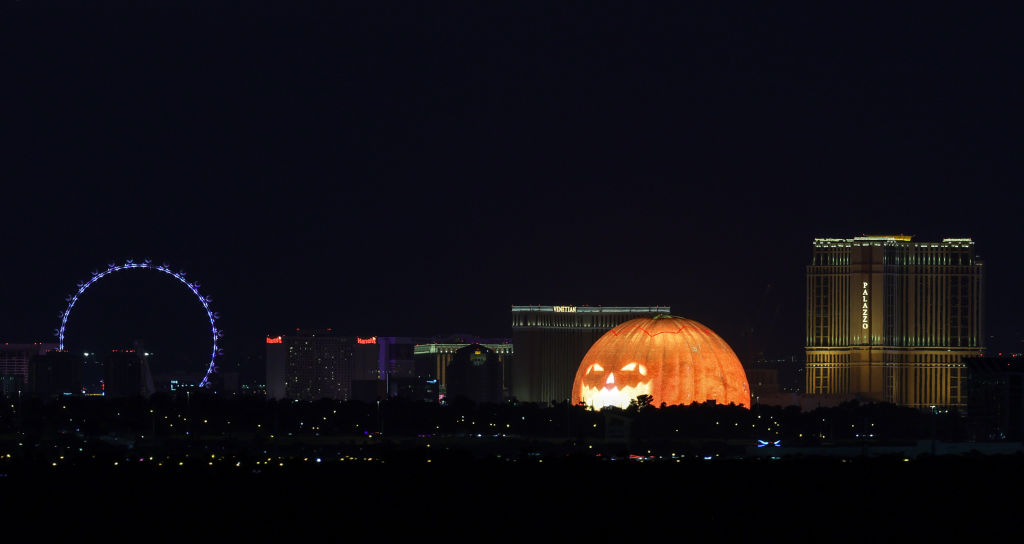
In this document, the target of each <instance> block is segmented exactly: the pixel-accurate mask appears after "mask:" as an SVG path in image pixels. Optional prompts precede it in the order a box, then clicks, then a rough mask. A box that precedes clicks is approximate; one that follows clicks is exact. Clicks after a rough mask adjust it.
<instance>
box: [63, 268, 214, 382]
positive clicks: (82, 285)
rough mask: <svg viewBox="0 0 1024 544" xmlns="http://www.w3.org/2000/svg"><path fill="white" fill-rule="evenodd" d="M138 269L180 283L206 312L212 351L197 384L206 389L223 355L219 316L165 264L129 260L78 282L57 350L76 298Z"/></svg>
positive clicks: (206, 299) (195, 287)
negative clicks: (107, 279)
mask: <svg viewBox="0 0 1024 544" xmlns="http://www.w3.org/2000/svg"><path fill="white" fill-rule="evenodd" d="M139 269H142V270H156V271H157V272H163V273H164V274H167V275H168V276H171V277H173V278H174V279H176V280H178V281H179V282H181V283H182V284H183V285H184V286H185V287H187V288H188V289H189V291H192V294H194V295H195V296H196V298H198V299H199V302H200V304H202V305H203V310H205V311H206V316H207V317H208V318H209V320H210V334H211V336H212V337H213V349H212V351H211V352H210V364H209V366H208V367H207V368H206V373H205V374H204V375H203V379H202V381H201V382H200V383H199V387H206V386H207V385H208V384H209V382H210V376H211V375H213V373H214V372H216V371H217V357H218V356H219V355H221V354H222V353H223V351H222V350H221V348H220V347H219V346H218V345H217V343H218V340H220V339H221V338H222V337H223V332H222V331H221V330H220V329H218V328H217V319H218V318H219V317H220V316H218V315H217V313H216V312H214V311H213V310H211V309H210V297H208V296H204V295H202V294H201V293H200V292H199V284H198V283H196V282H189V281H188V280H186V279H185V272H175V271H173V270H171V268H170V267H169V266H167V265H166V264H162V265H155V264H153V262H152V261H150V260H145V261H142V262H140V263H137V262H135V261H132V260H130V259H129V260H127V261H125V262H124V264H116V263H112V264H110V265H109V266H107V269H106V270H103V271H96V272H93V273H92V277H91V278H89V279H88V280H87V281H84V282H80V283H79V284H78V285H77V288H78V290H77V291H76V292H75V293H74V294H73V295H70V296H68V297H67V298H66V299H65V300H66V301H67V303H68V305H67V308H65V309H64V311H63V312H61V314H60V327H59V328H58V329H57V330H56V334H57V346H58V347H57V349H60V350H63V349H64V331H65V330H66V328H67V325H68V317H69V316H70V315H71V309H72V308H74V307H75V303H76V302H78V298H79V297H80V296H82V293H84V292H85V290H86V289H88V288H89V287H91V286H92V285H93V284H94V283H96V282H97V281H99V280H100V279H101V278H105V277H107V276H109V275H111V274H113V273H114V272H120V271H122V270H139Z"/></svg>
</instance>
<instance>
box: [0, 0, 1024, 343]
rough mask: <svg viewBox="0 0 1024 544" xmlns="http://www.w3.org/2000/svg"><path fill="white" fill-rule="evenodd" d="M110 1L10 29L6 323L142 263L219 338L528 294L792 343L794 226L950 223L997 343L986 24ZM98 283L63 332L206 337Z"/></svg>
mask: <svg viewBox="0 0 1024 544" xmlns="http://www.w3.org/2000/svg"><path fill="white" fill-rule="evenodd" d="M136 15H137V17H130V16H128V15H125V16H124V18H123V19H119V18H117V17H113V18H110V17H104V16H102V15H100V14H95V13H89V12H84V13H74V14H70V13H69V14H64V15H63V17H62V16H61V15H60V14H52V13H50V14H40V13H35V12H33V11H31V10H27V9H26V10H22V11H15V13H14V14H13V16H12V17H9V18H6V21H5V23H4V24H5V34H6V35H9V36H12V39H13V40H14V42H16V43H19V44H21V45H20V46H19V48H17V49H16V50H15V51H14V53H13V54H12V55H11V56H10V58H9V59H7V60H5V61H4V64H5V68H6V71H7V73H8V74H10V79H11V80H12V81H17V82H18V85H16V86H13V88H12V89H9V91H8V92H12V93H13V94H12V95H11V100H10V103H12V104H16V105H17V107H16V108H14V109H15V111H14V112H13V115H12V117H11V120H10V122H9V123H7V124H6V128H5V129H4V130H5V132H6V133H7V136H8V138H6V139H7V140H9V141H14V142H15V143H14V144H12V145H11V146H9V147H7V148H6V150H5V154H6V156H7V159H8V160H6V161H5V163H6V164H7V166H6V167H5V170H6V174H7V175H6V176H5V177H7V178H8V179H10V180H11V181H10V182H9V183H8V184H7V185H8V187H7V188H6V189H5V191H6V192H5V195H4V196H5V201H6V202H7V214H6V221H7V222H8V223H7V224H8V227H7V232H8V234H7V236H6V237H5V242H6V244H5V252H6V253H7V255H8V264H7V266H6V267H5V275H4V279H5V281H4V287H3V288H0V308H2V309H3V310H4V311H3V312H2V315H0V341H2V342H12V343H15V342H17V343H23V342H52V341H54V340H55V338H54V337H53V336H52V331H53V329H54V328H55V327H57V325H58V324H59V321H58V319H57V318H56V317H55V316H57V314H58V313H59V312H61V310H62V309H63V308H64V305H65V302H64V297H66V296H67V295H69V294H71V293H73V292H74V287H75V285H76V283H77V282H80V281H84V280H87V279H88V278H89V277H90V274H91V272H92V271H94V270H98V269H103V268H104V267H105V266H106V265H107V264H108V263H110V262H118V263H121V262H124V261H125V260H126V259H135V260H136V261H141V260H143V259H153V261H154V262H157V263H162V262H166V263H168V264H170V265H171V266H172V267H174V269H175V270H179V269H180V270H185V271H187V273H188V277H189V279H191V280H195V281H198V282H200V283H201V284H202V286H203V289H202V290H203V292H204V294H207V295H209V296H210V297H211V298H212V305H213V307H214V309H215V310H216V311H218V312H219V313H220V314H221V328H222V329H223V330H224V334H225V338H224V348H225V352H226V353H227V354H228V355H229V356H238V357H241V356H244V355H247V354H249V352H248V351H247V350H250V349H252V350H256V354H257V355H258V354H259V350H260V349H261V348H262V346H261V345H260V344H259V342H260V341H261V339H262V338H263V337H264V335H265V334H267V333H280V332H284V331H288V330H292V329H294V328H296V327H303V328H315V327H333V328H335V329H337V330H344V331H346V333H348V334H362V335H371V334H384V335H411V336H413V335H414V336H431V335H440V334H449V333H453V332H469V333H472V334H476V335H480V336H484V337H505V336H510V334H511V328H512V325H511V323H510V320H509V317H508V309H509V308H510V307H511V306H513V305H526V304H567V305H585V304H586V305H604V306H616V305H622V306H630V305H664V306H670V307H671V308H672V309H673V313H675V314H677V315H680V316H683V317H687V318H692V319H696V320H698V321H700V322H702V323H705V324H707V325H708V326H709V327H711V328H712V329H714V330H715V331H716V332H718V333H719V334H720V335H721V336H722V337H723V338H724V339H725V340H726V341H727V342H729V344H730V345H732V346H733V347H734V348H736V350H737V352H738V353H758V352H765V353H766V354H769V355H773V356H784V355H799V354H800V353H801V352H802V350H803V341H804V334H803V330H804V322H805V320H804V309H805V298H804V291H805V285H804V274H803V267H804V266H805V265H806V263H807V262H809V259H810V256H811V253H810V250H809V249H808V247H809V244H810V242H811V241H812V240H813V239H814V238H817V237H844V238H846V237H854V236H859V235H862V234H869V235H870V234H895V233H905V234H914V235H916V236H917V238H916V239H919V240H939V239H942V238H946V237H965V238H972V239H973V240H974V241H975V243H976V246H977V250H978V254H979V255H980V256H981V257H982V258H983V259H984V261H985V262H986V266H987V269H986V278H985V281H986V286H985V290H986V293H987V295H988V297H987V300H986V311H987V314H988V315H987V319H986V329H987V331H986V333H987V334H988V335H989V336H991V338H990V339H989V341H987V342H986V347H987V348H989V350H990V351H991V352H998V351H1019V347H1020V339H1021V337H1022V331H1024V320H1022V318H1020V317H1019V316H1018V314H1019V312H1018V311H1017V310H1018V308H1020V307H1021V305H1022V303H1024V286H1022V285H1020V283H1019V282H1017V281H1016V277H1015V276H1016V274H1015V272H1016V271H1017V270H1019V268H1020V265H1021V264H1022V261H1021V256H1020V251H1019V250H1018V249H1017V240H1019V239H1020V238H1021V234H1022V229H1021V226H1020V221H1019V218H1018V210H1017V209H1016V207H1017V202H1018V201H1019V200H1020V197H1021V192H1020V189H1019V188H1018V184H1017V183H1015V180H1016V178H1017V177H1018V175H1017V174H1018V172H1019V170H1020V160H1019V157H1018V154H1017V153H1016V149H1017V148H1018V147H1019V145H1017V141H1018V140H1019V136H1018V134H1017V129H1016V127H1017V126H1019V125H1020V123H1019V122H1018V121H1019V117H1020V114H1021V111H1020V109H1021V108H1020V105H1019V100H1017V98H1016V96H1015V93H1014V92H1013V90H1014V89H1016V88H1019V85H1018V83H1019V80H1020V75H1021V74H1020V68H1019V67H1017V65H1016V62H1015V58H1016V57H1015V55H1014V54H1013V49H1012V48H1010V47H1007V46H1006V44H1007V43H1008V42H1007V41H1006V40H1008V39H1009V38H1008V37H1009V36H1012V35H1013V27H1012V24H1010V23H1009V22H1008V21H1012V18H1005V17H1002V16H1001V15H1000V14H977V15H975V16H969V17H961V16H959V15H958V16H957V18H956V21H957V28H959V29H960V34H958V37H951V36H949V35H947V34H945V33H934V32H932V29H931V27H930V26H929V25H927V24H925V23H920V22H915V18H914V16H913V14H912V13H902V14H901V13H889V14H887V16H886V17H885V18H875V17H871V16H869V15H864V16H862V17H861V18H858V17H853V19H846V18H845V17H846V14H844V15H843V19H842V21H841V24H839V21H838V19H839V16H838V15H837V14H834V13H831V12H829V11H828V10H827V9H825V10H824V11H822V12H820V13H817V14H816V15H814V17H820V18H821V19H822V20H824V21H832V23H833V24H831V25H818V24H811V23H810V21H809V20H808V19H807V18H805V17H791V15H793V14H787V13H783V12H778V11H773V12H771V13H769V12H765V13H759V14H756V16H748V15H745V14H743V13H733V12H728V11H722V12H713V13H700V14H698V13H689V12H674V11H669V12H666V13H663V14H659V15H658V16H656V17H647V16H642V15H639V14H636V13H632V14H626V15H628V16H625V17H624V18H620V17H615V16H607V17H602V16H589V17H582V18H580V17H578V16H577V15H576V14H567V13H549V12H544V13H543V14H541V15H542V16H540V17H535V15H538V14H536V13H531V12H530V11H529V10H524V11H523V12H522V13H519V14H509V15H508V16H507V17H487V13H486V12H484V13H475V14H468V15H466V16H465V17H464V18H460V17H457V16H456V17H452V16H450V15H448V14H444V13H430V12H418V13H404V14H403V13H395V14H390V15H383V14H381V15H372V14H370V15H367V14H355V13H351V14H350V13H335V14H333V15H330V16H327V17H324V18H315V17H308V16H302V15H295V14H293V15H290V16H287V17H285V18H284V19H283V21H285V22H282V20H281V19H278V18H275V17H271V16H269V15H268V16H266V17H260V16H256V17H254V18H252V19H249V20H247V22H244V23H241V22H239V21H238V20H237V19H236V18H234V17H233V16H232V15H231V14H228V13H221V14H211V15H210V19H208V20H207V21H206V22H200V21H198V20H194V19H189V18H187V17H183V16H180V15H173V14H172V15H168V16H166V17H160V16H154V15H153V14H151V13H149V14H147V13H145V12H140V13H138V14H136ZM947 15H948V16H950V17H952V14H947ZM938 16H939V17H941V16H942V14H939V15H938ZM812 19H813V17H812ZM126 20H131V21H132V24H128V25H126V24H123V23H124V21H126ZM693 20H700V21H703V23H702V24H700V25H697V24H694V23H693V22H692V21H693ZM469 23H472V24H469ZM865 28H867V29H870V32H866V31H864V29H865ZM566 29H571V31H569V30H566ZM768 29H770V30H768ZM869 35H870V36H873V38H872V39H870V40H869V39H867V38H865V36H869ZM128 44H130V47H129V46H127V45H128ZM110 281H111V282H112V283H111V284H110V285H109V286H101V285H98V286H97V288H96V289H100V288H101V287H102V288H103V289H104V290H103V291H100V290H97V291H96V292H95V293H93V294H92V295H93V297H92V298H91V299H90V298H88V295H87V298H83V300H82V306H81V307H80V308H78V309H76V312H81V313H80V314H77V315H80V316H81V318H82V319H83V321H82V322H80V323H78V324H75V323H72V324H71V325H70V326H71V327H72V329H71V331H72V334H75V333H76V332H77V333H78V334H86V333H88V332H89V331H88V330H86V328H83V326H82V325H83V324H84V323H85V322H86V321H87V317H88V316H90V315H91V316H93V318H94V319H95V320H97V321H101V320H102V319H105V318H106V317H108V316H107V315H106V314H105V313H104V312H105V310H104V307H115V308H121V309H123V310H124V311H123V312H121V313H122V314H124V315H122V316H120V317H118V316H110V317H111V318H112V319H113V318H114V317H118V319H120V320H123V321H119V322H125V323H131V322H137V323H149V324H150V325H149V326H150V327H152V328H155V329H157V330H163V329H167V330H177V328H178V327H180V328H182V330H185V329H188V331H191V330H192V329H190V328H189V327H192V326H193V324H192V322H193V321H195V322H196V327H200V328H201V327H202V325H203V322H202V319H203V317H202V315H199V316H197V317H193V316H192V315H191V313H190V312H192V310H193V309H195V301H194V300H193V299H192V295H191V294H190V293H188V292H187V291H185V290H181V289H180V288H179V287H180V286H177V285H173V283H170V282H168V281H167V278H160V277H157V278H155V279H153V280H152V281H150V279H148V278H144V277H141V276H140V277H138V278H134V279H133V278H128V277H119V278H117V279H112V280H110ZM165 282H167V285H166V286H165V285H164V283H165ZM175 289H178V290H177V291H176V290H175ZM199 311H200V312H201V310H199ZM90 312H92V314H90ZM72 319H74V317H73V318H72ZM75 327H78V328H75ZM153 334H156V332H154V333H153ZM191 336H192V333H191V332H189V333H188V334H184V335H183V337H187V338H191ZM172 339H173V338H172ZM201 341H202V342H206V341H207V339H206V338H202V339H201ZM250 346H252V347H250ZM741 356H742V355H741ZM744 362H749V361H747V360H745V361H744Z"/></svg>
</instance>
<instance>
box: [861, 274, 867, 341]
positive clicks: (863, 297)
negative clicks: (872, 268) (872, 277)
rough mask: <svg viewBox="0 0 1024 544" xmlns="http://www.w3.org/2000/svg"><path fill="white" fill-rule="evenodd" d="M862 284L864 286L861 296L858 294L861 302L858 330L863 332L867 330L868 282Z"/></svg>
mask: <svg viewBox="0 0 1024 544" xmlns="http://www.w3.org/2000/svg"><path fill="white" fill-rule="evenodd" d="M862 283H863V284H864V285H863V292H861V294H860V301H861V307H860V311H861V320H860V328H862V329H864V330H868V282H866V281H865V282H862Z"/></svg>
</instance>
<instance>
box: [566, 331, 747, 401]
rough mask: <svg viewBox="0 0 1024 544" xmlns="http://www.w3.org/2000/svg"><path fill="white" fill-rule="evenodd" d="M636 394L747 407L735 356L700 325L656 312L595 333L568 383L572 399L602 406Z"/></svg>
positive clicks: (743, 380)
mask: <svg viewBox="0 0 1024 544" xmlns="http://www.w3.org/2000/svg"><path fill="white" fill-rule="evenodd" d="M640 395H652V396H653V397H654V404H656V405H657V404H661V403H663V402H664V403H665V404H669V405H671V404H690V403H692V402H705V401H708V400H712V399H714V400H715V401H716V402H717V403H719V404H729V403H733V404H738V405H742V406H746V407H748V408H749V407H750V387H749V385H748V384H747V374H746V373H745V372H744V371H743V366H742V365H741V364H740V360H739V359H738V358H737V357H736V354H735V353H733V351H732V348H730V347H729V344H726V343H725V340H722V337H720V336H718V335H717V334H715V332H714V331H712V330H711V329H709V328H707V327H705V326H704V325H702V324H700V323H698V322H696V321H693V320H692V319H685V318H682V317H673V316H667V315H659V316H656V317H642V318H639V319H632V320H630V321H627V322H625V323H623V324H621V325H619V326H617V327H615V328H613V329H612V330H610V331H608V332H606V333H605V334H604V336H602V337H601V338H598V339H597V342H594V345H593V346H591V347H590V350H589V351H587V354H586V355H585V356H584V357H583V362H582V363H581V364H580V368H579V370H577V371H576V379H575V380H574V381H573V384H572V402H573V404H578V403H580V402H583V403H584V404H587V405H590V406H593V407H595V408H602V407H605V406H619V407H621V408H625V407H627V406H629V401H631V400H633V399H636V397H638V396H640Z"/></svg>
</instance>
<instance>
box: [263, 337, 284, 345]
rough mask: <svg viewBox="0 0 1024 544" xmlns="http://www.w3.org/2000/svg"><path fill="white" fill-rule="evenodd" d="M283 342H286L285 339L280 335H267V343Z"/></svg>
mask: <svg viewBox="0 0 1024 544" xmlns="http://www.w3.org/2000/svg"><path fill="white" fill-rule="evenodd" d="M283 342H284V340H281V337H280V336H277V337H274V338H271V337H269V336H268V337H267V343H268V344H281V343H283Z"/></svg>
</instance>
